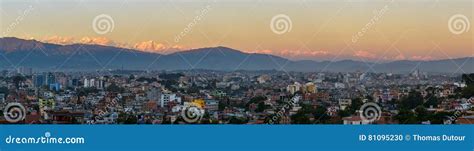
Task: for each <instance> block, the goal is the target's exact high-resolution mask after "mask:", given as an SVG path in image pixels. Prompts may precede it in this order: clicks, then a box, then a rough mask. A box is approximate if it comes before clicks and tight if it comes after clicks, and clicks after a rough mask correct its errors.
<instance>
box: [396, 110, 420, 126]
mask: <svg viewBox="0 0 474 151" xmlns="http://www.w3.org/2000/svg"><path fill="white" fill-rule="evenodd" d="M395 119H397V120H398V122H399V123H400V124H418V123H419V121H418V120H417V118H416V116H415V113H413V112H412V111H410V110H407V109H401V110H400V112H399V113H398V114H397V115H396V116H395Z"/></svg>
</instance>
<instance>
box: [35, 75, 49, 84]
mask: <svg viewBox="0 0 474 151" xmlns="http://www.w3.org/2000/svg"><path fill="white" fill-rule="evenodd" d="M44 80H45V77H44V75H42V74H37V75H34V76H33V84H34V85H35V87H41V86H43V85H46V84H45V82H44Z"/></svg>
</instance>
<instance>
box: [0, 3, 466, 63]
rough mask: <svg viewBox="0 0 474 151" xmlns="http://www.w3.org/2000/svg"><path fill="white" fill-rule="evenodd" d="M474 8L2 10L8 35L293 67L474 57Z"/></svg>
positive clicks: (29, 6) (44, 6) (68, 6)
mask: <svg viewBox="0 0 474 151" xmlns="http://www.w3.org/2000/svg"><path fill="white" fill-rule="evenodd" d="M473 8H474V1H473V0H0V27H1V28H0V34H1V37H18V38H25V39H35V40H39V41H43V42H51V43H57V44H71V43H88V44H102V45H111V46H117V47H127V48H134V49H139V50H142V51H149V52H156V53H164V54H166V53H172V52H175V51H184V50H189V49H193V48H202V47H214V46H225V47H230V48H234V49H237V50H241V51H244V52H249V53H268V54H273V55H278V56H282V57H285V58H289V59H293V60H302V59H310V60H342V59H354V60H368V61H380V62H383V61H393V60H436V59H449V58H460V57H472V56H474V49H473V48H474V40H473V39H474V38H473V37H474V32H473V31H474V29H471V27H472V26H471V23H473V21H474V19H473V16H474V15H473V14H474V11H473ZM280 27H281V28H280ZM472 28H474V27H472Z"/></svg>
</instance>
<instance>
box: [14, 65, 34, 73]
mask: <svg viewBox="0 0 474 151" xmlns="http://www.w3.org/2000/svg"><path fill="white" fill-rule="evenodd" d="M17 73H18V74H21V75H31V74H33V69H32V68H28V67H19V68H17Z"/></svg>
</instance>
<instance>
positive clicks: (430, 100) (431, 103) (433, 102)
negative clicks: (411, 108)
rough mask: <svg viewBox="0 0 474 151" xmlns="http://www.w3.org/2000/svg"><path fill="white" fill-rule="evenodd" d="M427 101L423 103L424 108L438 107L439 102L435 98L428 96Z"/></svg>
mask: <svg viewBox="0 0 474 151" xmlns="http://www.w3.org/2000/svg"><path fill="white" fill-rule="evenodd" d="M427 98H428V100H427V101H426V102H425V104H424V106H425V107H431V106H433V107H438V104H439V100H438V98H437V97H436V96H434V95H432V94H430V95H428V97H427Z"/></svg>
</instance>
